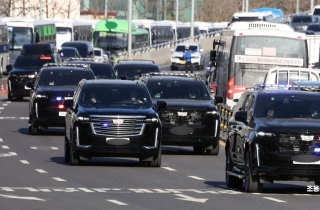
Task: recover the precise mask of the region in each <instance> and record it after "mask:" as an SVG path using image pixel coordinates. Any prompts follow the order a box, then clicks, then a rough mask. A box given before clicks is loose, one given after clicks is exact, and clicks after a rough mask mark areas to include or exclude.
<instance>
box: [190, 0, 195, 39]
mask: <svg viewBox="0 0 320 210" xmlns="http://www.w3.org/2000/svg"><path fill="white" fill-rule="evenodd" d="M190 39H191V40H193V39H194V0H192V3H191V28H190Z"/></svg>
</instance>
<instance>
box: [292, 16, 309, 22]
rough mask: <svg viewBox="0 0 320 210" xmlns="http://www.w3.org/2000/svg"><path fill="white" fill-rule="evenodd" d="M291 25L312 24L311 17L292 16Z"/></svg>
mask: <svg viewBox="0 0 320 210" xmlns="http://www.w3.org/2000/svg"><path fill="white" fill-rule="evenodd" d="M291 23H312V17H311V16H294V17H293V18H292V20H291Z"/></svg>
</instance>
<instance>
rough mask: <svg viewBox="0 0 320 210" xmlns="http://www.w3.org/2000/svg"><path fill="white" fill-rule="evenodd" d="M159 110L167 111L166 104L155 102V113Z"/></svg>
mask: <svg viewBox="0 0 320 210" xmlns="http://www.w3.org/2000/svg"><path fill="white" fill-rule="evenodd" d="M161 109H167V102H165V101H157V111H159V110H161Z"/></svg>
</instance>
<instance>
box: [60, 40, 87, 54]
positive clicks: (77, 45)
mask: <svg viewBox="0 0 320 210" xmlns="http://www.w3.org/2000/svg"><path fill="white" fill-rule="evenodd" d="M62 47H74V48H77V50H78V52H79V54H80V55H81V57H83V58H86V57H88V45H86V44H80V43H73V42H68V43H63V44H62Z"/></svg>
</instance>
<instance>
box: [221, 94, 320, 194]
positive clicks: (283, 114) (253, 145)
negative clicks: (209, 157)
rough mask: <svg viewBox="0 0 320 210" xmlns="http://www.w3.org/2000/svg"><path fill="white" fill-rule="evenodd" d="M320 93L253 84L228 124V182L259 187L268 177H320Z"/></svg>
mask: <svg viewBox="0 0 320 210" xmlns="http://www.w3.org/2000/svg"><path fill="white" fill-rule="evenodd" d="M319 119H320V95H319V93H314V92H305V91H291V90H272V91H270V90H248V91H246V92H244V93H243V94H242V95H241V98H240V99H239V101H238V103H237V105H236V107H235V111H234V113H233V115H232V116H231V118H230V121H229V124H228V138H227V141H226V147H225V151H226V171H225V174H226V184H227V186H228V187H231V188H241V187H242V185H243V180H245V181H244V182H245V184H244V185H245V191H247V192H259V191H261V190H262V186H263V182H270V183H273V182H274V181H276V180H286V181H287V180H294V181H297V180H300V181H316V185H319V184H320V183H319V181H320V141H319V139H320V123H319Z"/></svg>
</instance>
